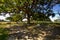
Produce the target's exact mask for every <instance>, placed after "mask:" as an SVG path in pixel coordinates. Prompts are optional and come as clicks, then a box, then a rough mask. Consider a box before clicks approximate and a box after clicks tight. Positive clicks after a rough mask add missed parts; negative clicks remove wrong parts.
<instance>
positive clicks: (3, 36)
mask: <svg viewBox="0 0 60 40" xmlns="http://www.w3.org/2000/svg"><path fill="white" fill-rule="evenodd" d="M7 37H8V31H7V30H6V29H4V28H0V40H7Z"/></svg>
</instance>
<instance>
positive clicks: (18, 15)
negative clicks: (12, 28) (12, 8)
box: [6, 14, 22, 22]
mask: <svg viewBox="0 0 60 40" xmlns="http://www.w3.org/2000/svg"><path fill="white" fill-rule="evenodd" d="M6 19H7V20H10V21H14V22H18V21H21V20H22V17H21V15H20V14H14V15H12V16H11V17H7V18H6Z"/></svg>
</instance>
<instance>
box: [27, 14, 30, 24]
mask: <svg viewBox="0 0 60 40" xmlns="http://www.w3.org/2000/svg"><path fill="white" fill-rule="evenodd" d="M27 24H30V15H29V13H27Z"/></svg>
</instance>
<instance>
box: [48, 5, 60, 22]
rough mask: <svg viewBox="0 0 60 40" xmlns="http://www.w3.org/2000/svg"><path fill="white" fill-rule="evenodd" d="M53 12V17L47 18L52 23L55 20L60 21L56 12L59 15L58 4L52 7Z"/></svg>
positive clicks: (59, 6)
mask: <svg viewBox="0 0 60 40" xmlns="http://www.w3.org/2000/svg"><path fill="white" fill-rule="evenodd" d="M53 12H54V13H55V17H52V16H50V17H49V18H50V19H51V21H52V22H54V20H56V19H60V16H59V14H58V12H59V13H60V4H57V5H55V6H54V7H53Z"/></svg>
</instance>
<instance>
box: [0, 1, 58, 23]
mask: <svg viewBox="0 0 60 40" xmlns="http://www.w3.org/2000/svg"><path fill="white" fill-rule="evenodd" d="M58 3H59V1H58V0H0V12H12V13H20V11H23V12H24V13H26V14H27V19H28V23H30V16H33V15H32V14H34V13H39V14H41V13H43V14H44V15H47V16H48V17H49V16H50V15H53V16H54V13H53V11H52V8H53V6H55V5H56V4H58ZM40 16H41V15H40ZM40 16H39V17H40Z"/></svg>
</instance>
